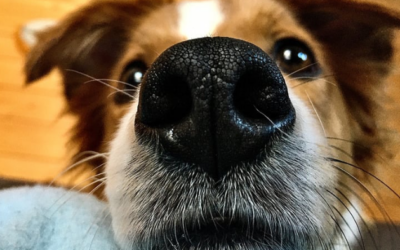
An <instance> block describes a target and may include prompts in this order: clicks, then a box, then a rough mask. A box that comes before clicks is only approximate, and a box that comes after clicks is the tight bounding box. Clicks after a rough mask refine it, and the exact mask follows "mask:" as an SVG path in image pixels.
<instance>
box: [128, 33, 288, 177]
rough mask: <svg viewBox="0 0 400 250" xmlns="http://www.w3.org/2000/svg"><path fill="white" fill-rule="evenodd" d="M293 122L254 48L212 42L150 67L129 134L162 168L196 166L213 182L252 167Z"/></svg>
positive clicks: (187, 47)
mask: <svg viewBox="0 0 400 250" xmlns="http://www.w3.org/2000/svg"><path fill="white" fill-rule="evenodd" d="M294 121H295V111H294V108H293V106H292V104H291V102H290V99H289V96H288V91H287V87H286V84H285V81H284V79H283V77H282V75H281V73H280V71H279V69H278V68H277V66H276V65H275V63H274V62H273V61H272V60H271V59H270V58H269V56H268V55H267V54H266V53H265V52H264V51H262V50H261V49H260V48H258V47H256V46H255V45H253V44H250V43H247V42H244V41H241V40H237V39H232V38H224V37H215V38H201V39H195V40H189V41H186V42H183V43H179V44H177V45H174V46H172V47H171V48H169V49H167V50H166V51H165V52H164V53H163V54H162V55H161V56H160V57H159V58H158V59H157V60H156V61H155V62H154V64H153V65H152V66H151V67H150V69H149V71H148V72H147V74H146V76H145V77H144V80H143V83H142V86H141V90H140V95H139V107H138V113H137V115H136V123H135V124H136V125H135V130H136V133H137V135H138V136H139V137H140V138H141V141H142V142H144V143H147V144H150V145H153V146H154V147H159V148H158V149H157V150H159V151H160V152H161V153H162V155H163V157H162V159H163V160H164V161H165V162H167V161H168V162H169V163H170V164H173V163H174V162H179V163H188V164H189V165H193V166H199V167H201V168H202V169H203V170H204V171H205V172H207V173H208V174H209V175H210V176H211V177H212V178H213V179H215V180H219V179H221V178H222V177H223V176H224V175H225V174H226V173H227V172H229V170H230V169H231V168H232V167H234V166H241V165H242V164H243V163H248V162H253V161H256V160H257V157H260V156H261V155H263V152H265V150H268V147H270V141H271V139H272V138H273V137H275V135H276V134H278V133H279V132H281V131H285V130H286V131H287V130H288V129H290V128H291V127H292V125H293V123H294ZM181 165H182V164H181Z"/></svg>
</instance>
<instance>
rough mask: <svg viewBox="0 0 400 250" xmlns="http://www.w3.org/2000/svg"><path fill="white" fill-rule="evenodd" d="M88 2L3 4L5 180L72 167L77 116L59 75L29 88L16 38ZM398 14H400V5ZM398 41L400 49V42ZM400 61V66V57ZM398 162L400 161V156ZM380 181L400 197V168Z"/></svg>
mask: <svg viewBox="0 0 400 250" xmlns="http://www.w3.org/2000/svg"><path fill="white" fill-rule="evenodd" d="M386 1H387V2H388V3H389V2H391V3H394V1H392V0H386ZM396 1H398V0H396ZM85 2H86V0H12V1H8V0H0V177H7V178H18V179H25V180H31V181H49V180H52V179H53V178H54V177H55V176H57V175H58V173H60V172H61V170H62V169H63V168H64V167H65V166H66V165H67V164H68V154H67V150H66V147H65V145H66V142H67V138H68V130H69V128H70V127H71V124H72V123H73V117H69V116H62V115H61V114H62V111H63V107H64V101H63V98H62V96H61V91H62V88H61V84H60V81H59V76H58V74H57V73H56V72H53V73H52V74H51V75H50V76H49V77H47V78H45V79H43V80H41V81H38V82H36V83H35V84H33V85H31V86H25V84H24V76H23V74H22V69H23V63H24V53H23V52H22V51H21V50H20V49H19V48H18V46H17V43H16V35H17V32H18V29H19V27H21V25H23V24H24V23H26V22H28V21H30V20H32V19H38V18H54V19H59V18H60V17H62V16H64V15H65V14H67V13H68V12H70V11H71V10H73V9H75V8H77V7H78V6H80V5H82V4H84V3H85ZM396 9H399V10H400V3H399V5H396ZM398 37H400V33H399V34H398ZM398 41H399V42H398V43H399V45H400V38H399V39H398ZM399 48H400V46H399ZM399 51H400V50H399ZM398 54H399V55H400V53H398ZM397 60H398V62H399V64H398V65H400V56H399V58H397ZM399 68H400V67H399ZM399 75H400V70H399ZM393 79H394V85H393V86H392V87H390V88H389V92H390V94H391V95H392V97H393V98H394V99H395V100H396V102H397V104H398V103H400V102H399V101H397V100H398V99H399V96H400V91H399V89H400V87H396V86H395V85H397V86H399V85H400V81H397V79H399V78H396V77H395V78H393ZM396 81H397V82H396ZM398 117H399V114H397V115H394V116H393V117H391V122H393V124H394V126H395V127H396V126H397V127H399V126H398V124H399V123H400V121H399V119H400V118H398ZM397 159H399V162H400V155H399V154H398V156H397ZM378 176H379V177H380V178H381V179H382V180H384V181H385V182H387V183H388V184H389V185H391V186H393V187H394V189H395V190H396V191H397V192H399V193H400V184H399V183H400V168H390V169H386V170H383V171H381V172H380V173H378ZM383 192H385V194H386V193H388V192H387V191H383ZM385 197H386V196H385ZM387 197H388V198H386V200H387V205H388V207H389V210H390V214H391V215H392V217H393V218H394V219H395V220H396V221H399V222H400V203H399V201H398V200H397V198H396V197H394V196H393V195H390V196H387Z"/></svg>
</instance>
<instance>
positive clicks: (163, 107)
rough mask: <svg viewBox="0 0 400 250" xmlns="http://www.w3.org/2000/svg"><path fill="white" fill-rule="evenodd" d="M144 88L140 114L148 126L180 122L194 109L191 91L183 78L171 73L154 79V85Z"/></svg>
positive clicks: (142, 120)
mask: <svg viewBox="0 0 400 250" xmlns="http://www.w3.org/2000/svg"><path fill="white" fill-rule="evenodd" d="M145 82H146V81H145ZM145 84H146V83H145ZM142 89H143V90H144V92H143V93H142V94H141V96H142V98H144V100H143V101H142V103H141V107H140V109H139V110H140V112H139V116H140V121H141V122H142V123H143V124H144V125H146V126H150V127H162V126H164V125H169V124H174V123H179V121H180V120H182V119H184V118H185V117H187V116H188V114H189V113H190V110H191V109H192V96H191V92H190V89H189V86H188V83H187V82H186V80H185V79H183V78H180V77H178V76H174V75H169V76H167V77H165V78H163V79H152V86H150V87H149V88H146V87H145V86H143V88H142Z"/></svg>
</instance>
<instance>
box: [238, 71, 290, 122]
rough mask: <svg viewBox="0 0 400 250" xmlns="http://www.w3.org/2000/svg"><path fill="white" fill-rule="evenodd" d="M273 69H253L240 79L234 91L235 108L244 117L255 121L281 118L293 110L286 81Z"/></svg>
mask: <svg viewBox="0 0 400 250" xmlns="http://www.w3.org/2000/svg"><path fill="white" fill-rule="evenodd" d="M271 70H273V69H269V70H266V69H265V68H263V69H262V70H257V69H255V70H254V69H252V70H248V71H246V72H245V73H244V74H243V75H242V76H241V77H240V78H239V80H238V82H237V84H236V86H235V89H234V92H233V108H234V109H235V110H236V112H237V113H238V114H239V115H241V117H243V118H244V119H247V120H253V121H256V122H258V121H263V122H265V121H266V117H267V118H268V119H271V120H272V121H276V120H280V119H281V118H283V117H285V116H286V115H287V114H288V113H289V112H291V107H292V106H291V103H290V100H289V99H288V98H287V90H286V88H285V87H284V86H285V82H284V80H283V77H277V76H280V75H281V74H280V72H267V71H271Z"/></svg>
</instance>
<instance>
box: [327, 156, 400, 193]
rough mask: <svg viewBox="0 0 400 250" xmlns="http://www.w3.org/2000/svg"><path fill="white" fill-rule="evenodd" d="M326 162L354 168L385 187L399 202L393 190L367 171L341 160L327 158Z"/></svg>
mask: <svg viewBox="0 0 400 250" xmlns="http://www.w3.org/2000/svg"><path fill="white" fill-rule="evenodd" d="M328 160H330V161H333V162H337V163H341V164H344V165H347V166H350V167H353V168H355V169H358V170H360V171H362V172H363V173H365V174H367V175H368V176H371V177H372V178H374V179H375V180H377V181H378V182H379V183H381V184H382V185H383V186H385V187H386V188H387V189H389V191H390V192H391V193H392V194H394V195H395V196H396V197H397V198H398V199H399V200H400V195H399V194H398V193H397V192H396V191H395V190H394V189H393V188H391V187H390V186H389V185H388V184H386V183H385V182H384V181H382V180H381V179H380V178H378V177H377V176H375V175H373V174H371V173H370V172H368V171H367V170H365V169H363V168H360V167H359V166H357V165H354V164H351V163H349V162H345V161H342V160H339V159H335V158H331V157H328Z"/></svg>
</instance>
